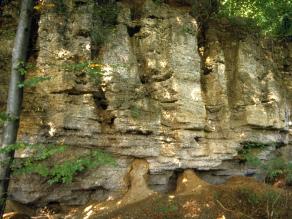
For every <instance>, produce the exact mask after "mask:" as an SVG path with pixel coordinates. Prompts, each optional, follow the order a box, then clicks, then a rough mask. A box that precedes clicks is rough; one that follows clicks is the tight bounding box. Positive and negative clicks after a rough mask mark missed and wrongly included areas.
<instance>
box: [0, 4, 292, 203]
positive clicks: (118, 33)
mask: <svg viewBox="0 0 292 219" xmlns="http://www.w3.org/2000/svg"><path fill="white" fill-rule="evenodd" d="M62 2H63V3H62V4H63V5H62V10H61V9H60V10H61V11H60V10H58V11H56V10H48V11H45V12H43V13H41V15H40V18H39V20H38V22H37V23H36V29H37V30H38V34H37V38H36V40H35V44H36V45H35V48H34V51H33V53H32V56H31V62H34V63H35V64H36V66H37V70H36V71H31V72H30V73H29V75H28V77H32V76H35V75H37V76H50V77H51V79H50V80H48V81H45V82H43V83H41V84H39V85H38V86H36V87H35V88H30V89H26V90H25V94H24V104H23V110H22V116H21V126H20V133H19V139H20V140H22V141H26V142H29V143H54V144H58V143H62V144H67V145H69V146H71V147H70V148H71V149H70V151H69V152H67V153H66V154H64V156H63V158H66V157H74V156H77V155H79V154H80V153H84V152H85V151H86V150H88V149H90V148H101V149H104V150H105V151H108V152H110V153H112V154H113V155H114V157H115V158H116V160H117V162H118V165H117V166H116V167H100V168H97V169H94V170H90V171H88V172H86V173H81V174H79V175H78V176H77V177H76V179H75V180H74V181H73V183H72V184H70V185H54V186H49V185H48V184H46V183H45V179H41V178H39V177H38V176H36V175H32V176H31V175H30V176H21V177H17V178H15V179H14V180H13V182H12V184H11V187H10V191H11V198H12V199H14V200H17V201H20V202H22V203H48V202H61V203H65V204H73V205H74V204H84V203H85V202H87V201H88V200H101V199H104V198H107V197H108V195H120V194H123V193H124V192H125V191H126V190H127V188H128V184H127V180H125V176H126V175H127V174H128V172H129V170H130V166H131V161H132V160H133V159H134V158H143V159H145V160H147V161H148V163H149V170H150V178H149V184H150V185H149V186H150V187H151V188H152V189H153V190H156V191H166V190H168V189H170V187H171V181H172V180H173V178H175V177H176V176H175V175H176V173H177V171H180V170H182V169H188V168H192V169H196V170H204V171H207V170H220V171H221V174H223V175H224V174H227V172H228V174H244V173H245V171H246V170H245V169H243V170H242V168H241V167H239V169H234V166H233V163H232V160H233V159H234V157H235V156H236V155H237V152H238V150H239V149H240V147H241V145H240V143H242V142H244V141H257V142H278V143H282V144H285V145H288V143H289V137H290V141H291V128H292V124H291V120H292V116H291V114H290V112H291V109H292V80H291V79H292V74H291V70H292V69H291V68H292V65H291V59H292V44H291V43H289V42H277V41H272V40H267V39H262V38H260V37H257V36H256V35H255V34H253V33H248V31H247V30H244V29H241V28H240V27H236V26H234V25H232V24H230V23H229V22H227V21H225V20H209V21H208V25H204V26H206V27H205V28H204V29H203V28H200V27H202V25H201V24H200V23H199V22H198V21H197V20H196V19H195V18H194V17H193V16H191V15H190V10H191V8H190V7H188V6H187V5H180V4H172V3H170V4H155V3H154V2H152V1H151V0H146V1H134V2H135V3H133V2H132V1H130V2H127V1H118V3H117V13H118V14H117V20H116V22H115V23H114V27H113V28H112V30H110V31H109V32H107V37H106V40H104V42H103V44H102V45H100V44H99V45H96V42H95V41H94V39H93V37H92V36H93V34H92V33H93V32H94V33H96V32H97V33H102V31H103V26H102V25H103V22H102V21H100V20H99V19H97V17H96V16H95V13H96V10H97V7H99V6H98V5H96V4H95V3H93V1H76V0H64V1H62ZM206 22H207V21H206ZM10 28H12V29H13V28H14V27H10ZM0 37H1V40H2V39H3V40H5V42H7V43H5V44H6V45H5V46H4V45H2V44H1V48H0V57H1V61H2V57H3V58H4V59H5V60H7V61H5V62H3V63H2V62H1V65H3V67H1V69H0V71H1V74H0V77H1V81H0V85H1V88H0V91H1V93H0V104H1V105H0V107H1V108H4V103H5V95H4V94H5V92H6V90H7V80H8V73H9V52H8V51H9V49H8V48H7V45H8V43H9V44H11V40H10V39H8V38H7V36H5V35H0ZM2 46H3V47H2ZM9 48H11V47H9ZM90 60H91V61H92V62H93V63H100V64H103V66H104V68H105V69H104V71H105V72H104V75H103V76H102V78H101V81H100V82H99V83H98V84H96V83H94V82H93V81H92V80H91V79H90V77H89V76H88V75H86V74H84V72H71V71H66V70H65V69H64V65H66V64H67V63H80V62H88V61H90ZM289 128H290V129H289ZM289 130H290V136H289ZM290 148H291V147H289V146H286V147H284V149H282V150H287V151H291V149H290ZM273 150H275V148H273V147H271V148H268V151H267V152H266V153H267V154H269V153H270V152H271V151H273ZM290 153H291V152H290ZM17 155H19V156H22V155H21V154H17ZM229 161H230V162H231V163H228V162H229ZM222 163H223V164H222ZM230 164H231V165H230ZM240 169H241V170H240ZM222 171H223V172H222ZM224 171H225V172H224ZM219 175H220V174H219Z"/></svg>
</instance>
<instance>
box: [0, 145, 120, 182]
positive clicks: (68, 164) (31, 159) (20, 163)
mask: <svg viewBox="0 0 292 219" xmlns="http://www.w3.org/2000/svg"><path fill="white" fill-rule="evenodd" d="M15 150H27V151H29V153H31V154H32V156H28V157H27V158H22V159H16V160H14V162H13V164H12V170H13V173H14V174H38V175H40V176H42V177H45V178H47V180H48V183H49V184H54V183H66V184H68V183H71V182H72V180H73V178H74V176H75V175H76V174H78V173H81V172H84V171H86V170H89V169H93V168H96V167H98V166H102V165H115V164H116V162H115V159H114V158H113V157H112V156H111V155H110V154H108V153H106V152H104V151H102V150H100V149H92V150H90V152H89V153H86V154H83V155H80V156H78V157H76V158H73V159H67V160H63V161H59V162H56V163H54V164H49V163H48V162H47V161H48V159H50V158H53V156H57V155H59V154H61V153H64V152H66V150H68V146H66V145H52V144H51V145H43V144H25V143H17V144H13V145H9V146H7V147H5V148H2V149H0V153H10V152H11V151H15Z"/></svg>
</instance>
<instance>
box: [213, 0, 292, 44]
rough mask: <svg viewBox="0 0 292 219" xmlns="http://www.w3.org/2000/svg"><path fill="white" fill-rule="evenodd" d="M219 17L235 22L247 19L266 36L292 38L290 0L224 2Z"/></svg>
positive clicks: (237, 0)
mask: <svg viewBox="0 0 292 219" xmlns="http://www.w3.org/2000/svg"><path fill="white" fill-rule="evenodd" d="M219 15H223V16H225V17H228V18H230V20H233V21H235V20H236V17H241V18H245V19H246V21H247V23H248V24H249V25H256V26H258V27H260V29H261V30H262V32H263V33H264V34H265V35H270V36H275V37H284V38H291V37H292V2H291V1H290V0H281V1H277V0H222V1H221V5H220V10H219Z"/></svg>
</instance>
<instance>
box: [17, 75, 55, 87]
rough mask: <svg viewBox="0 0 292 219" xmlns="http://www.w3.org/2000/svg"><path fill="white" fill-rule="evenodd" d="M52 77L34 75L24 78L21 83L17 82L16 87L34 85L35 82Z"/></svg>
mask: <svg viewBox="0 0 292 219" xmlns="http://www.w3.org/2000/svg"><path fill="white" fill-rule="evenodd" d="M51 78H52V77H49V76H36V77H32V78H30V79H26V80H24V81H23V83H19V84H18V87H19V88H23V87H35V86H36V85H37V84H39V83H40V82H43V81H47V80H50V79H51Z"/></svg>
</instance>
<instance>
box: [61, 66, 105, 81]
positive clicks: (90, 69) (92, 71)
mask: <svg viewBox="0 0 292 219" xmlns="http://www.w3.org/2000/svg"><path fill="white" fill-rule="evenodd" d="M103 67H105V65H102V64H97V63H93V62H91V61H87V62H79V63H71V64H65V65H64V70H65V71H70V72H73V73H78V72H79V73H80V72H83V73H85V74H86V75H87V76H88V77H89V78H90V79H91V81H92V82H93V83H95V84H99V82H100V79H101V77H102V75H103V73H104V70H103Z"/></svg>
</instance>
